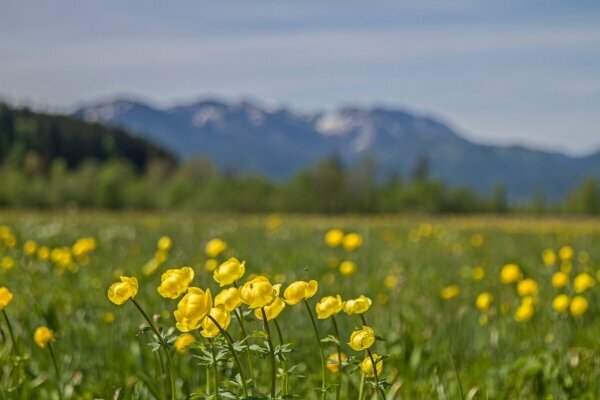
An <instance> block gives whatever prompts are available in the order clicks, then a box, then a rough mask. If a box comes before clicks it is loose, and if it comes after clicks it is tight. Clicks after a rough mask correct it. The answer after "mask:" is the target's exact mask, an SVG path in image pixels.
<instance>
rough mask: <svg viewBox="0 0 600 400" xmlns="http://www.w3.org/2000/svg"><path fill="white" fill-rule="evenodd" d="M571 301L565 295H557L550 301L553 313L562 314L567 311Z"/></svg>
mask: <svg viewBox="0 0 600 400" xmlns="http://www.w3.org/2000/svg"><path fill="white" fill-rule="evenodd" d="M570 302H571V299H569V296H567V295H566V294H559V295H558V296H556V297H555V298H554V300H552V308H553V309H554V311H556V312H559V313H562V312H565V311H567V310H568V309H569V303H570Z"/></svg>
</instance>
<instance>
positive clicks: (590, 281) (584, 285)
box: [573, 272, 594, 293]
mask: <svg viewBox="0 0 600 400" xmlns="http://www.w3.org/2000/svg"><path fill="white" fill-rule="evenodd" d="M592 286H594V278H592V277H591V276H590V275H589V274H586V273H585V272H584V273H582V274H579V275H577V276H576V277H575V279H574V280H573V289H574V290H575V293H583V292H585V291H586V290H588V289H589V288H591V287H592Z"/></svg>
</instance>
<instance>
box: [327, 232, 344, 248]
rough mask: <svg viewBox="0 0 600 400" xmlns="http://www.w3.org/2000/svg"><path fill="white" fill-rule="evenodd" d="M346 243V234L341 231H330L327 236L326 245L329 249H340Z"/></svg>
mask: <svg viewBox="0 0 600 400" xmlns="http://www.w3.org/2000/svg"><path fill="white" fill-rule="evenodd" d="M343 241H344V232H343V231H342V230H341V229H330V230H329V231H327V233H326V234H325V244H327V246H329V247H338V246H340V245H341V244H342V242H343Z"/></svg>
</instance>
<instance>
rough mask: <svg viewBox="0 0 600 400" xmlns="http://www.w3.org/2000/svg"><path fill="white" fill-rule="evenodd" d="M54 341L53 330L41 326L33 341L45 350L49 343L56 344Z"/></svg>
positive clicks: (36, 331)
mask: <svg viewBox="0 0 600 400" xmlns="http://www.w3.org/2000/svg"><path fill="white" fill-rule="evenodd" d="M54 339H55V337H54V332H53V331H52V329H50V328H48V327H46V326H40V327H39V328H37V329H36V330H35V332H34V334H33V340H34V341H35V344H37V345H38V346H40V347H41V348H42V349H43V348H45V347H46V346H47V345H48V343H50V342H54Z"/></svg>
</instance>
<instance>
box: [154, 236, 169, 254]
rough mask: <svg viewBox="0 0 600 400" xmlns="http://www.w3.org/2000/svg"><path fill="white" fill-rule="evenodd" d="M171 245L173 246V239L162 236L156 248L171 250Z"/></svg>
mask: <svg viewBox="0 0 600 400" xmlns="http://www.w3.org/2000/svg"><path fill="white" fill-rule="evenodd" d="M171 247H173V241H172V240H171V238H170V237H168V236H161V237H160V239H158V242H157V243H156V248H157V249H158V250H161V251H164V252H167V251H169V250H171Z"/></svg>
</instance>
